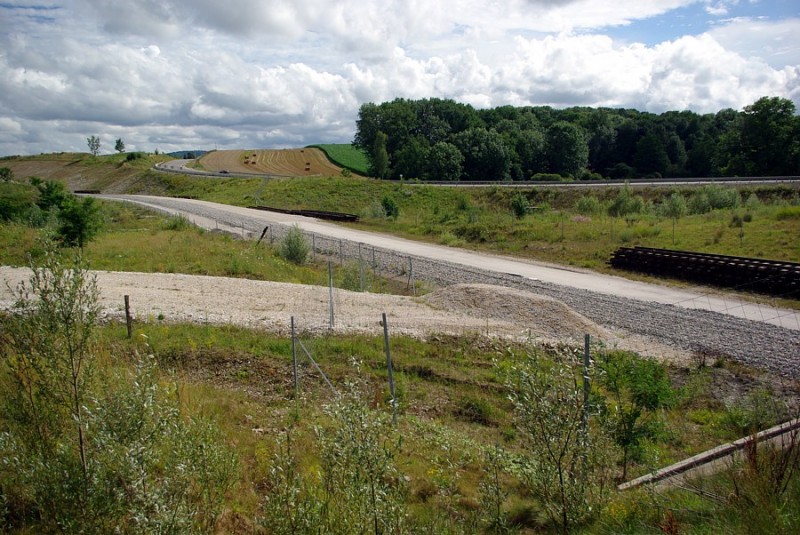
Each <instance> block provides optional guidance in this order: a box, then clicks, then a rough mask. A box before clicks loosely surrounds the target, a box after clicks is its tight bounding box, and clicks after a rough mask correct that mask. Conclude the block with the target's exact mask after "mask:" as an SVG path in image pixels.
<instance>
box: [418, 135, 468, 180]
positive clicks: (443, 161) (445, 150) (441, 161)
mask: <svg viewBox="0 0 800 535" xmlns="http://www.w3.org/2000/svg"><path fill="white" fill-rule="evenodd" d="M463 167H464V156H463V155H462V154H461V152H460V151H459V150H458V147H456V146H455V145H453V144H452V143H447V142H445V141H442V142H439V143H437V144H436V145H434V146H433V147H431V151H430V153H429V154H428V169H427V178H428V179H430V180H458V179H459V178H461V173H462V171H463Z"/></svg>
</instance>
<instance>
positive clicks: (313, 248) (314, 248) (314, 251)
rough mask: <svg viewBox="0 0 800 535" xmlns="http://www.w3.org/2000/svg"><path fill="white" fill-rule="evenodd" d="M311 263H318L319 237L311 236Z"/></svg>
mask: <svg viewBox="0 0 800 535" xmlns="http://www.w3.org/2000/svg"><path fill="white" fill-rule="evenodd" d="M311 261H312V262H316V261H317V235H316V234H312V235H311Z"/></svg>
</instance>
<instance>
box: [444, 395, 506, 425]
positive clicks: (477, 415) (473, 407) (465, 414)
mask: <svg viewBox="0 0 800 535" xmlns="http://www.w3.org/2000/svg"><path fill="white" fill-rule="evenodd" d="M454 412H455V415H456V416H458V417H459V418H461V419H462V420H466V421H468V422H472V423H476V424H480V425H486V426H496V425H497V418H496V414H495V412H496V411H495V408H494V406H493V405H492V404H491V403H490V402H489V401H488V400H487V399H485V398H476V397H472V396H467V397H463V398H461V399H460V400H459V401H458V403H457V405H456V409H455V411H454Z"/></svg>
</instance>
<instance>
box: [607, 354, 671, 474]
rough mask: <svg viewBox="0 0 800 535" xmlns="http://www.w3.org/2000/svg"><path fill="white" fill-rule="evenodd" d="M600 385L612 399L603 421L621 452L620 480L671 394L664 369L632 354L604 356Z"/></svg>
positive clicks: (652, 432)
mask: <svg viewBox="0 0 800 535" xmlns="http://www.w3.org/2000/svg"><path fill="white" fill-rule="evenodd" d="M599 366H600V368H601V369H602V371H603V373H602V375H601V377H602V380H603V385H604V386H605V387H606V388H607V389H608V391H609V393H610V394H611V396H612V400H611V404H610V406H609V407H607V412H606V416H605V417H606V419H607V423H608V425H609V426H610V428H611V429H612V435H613V438H614V441H615V442H616V443H617V445H618V446H619V447H620V448H621V449H622V476H621V479H622V480H625V479H626V478H627V477H628V463H629V461H630V459H631V457H636V456H637V454H638V450H639V447H640V446H641V443H642V442H643V440H645V439H648V438H652V437H654V436H655V435H656V434H657V432H658V430H659V428H660V422H659V420H658V419H657V416H658V415H657V411H658V410H659V409H661V408H663V407H668V406H669V405H670V404H671V403H672V402H673V400H674V399H675V393H674V392H673V390H672V386H671V385H670V382H669V377H668V376H667V372H666V370H665V369H664V367H663V366H662V365H661V364H659V363H658V362H655V361H652V360H647V359H642V358H639V357H638V356H636V355H634V354H632V353H625V352H617V351H615V352H608V353H604V354H603V355H602V357H601V359H600V363H599Z"/></svg>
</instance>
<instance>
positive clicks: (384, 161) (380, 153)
mask: <svg viewBox="0 0 800 535" xmlns="http://www.w3.org/2000/svg"><path fill="white" fill-rule="evenodd" d="M369 155H370V162H371V164H370V172H371V174H372V176H374V177H375V178H386V177H387V176H388V175H389V153H388V152H387V150H386V134H384V133H383V132H380V131H379V132H378V133H377V134H376V135H375V141H374V142H373V143H372V150H371V151H370V153H369Z"/></svg>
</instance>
